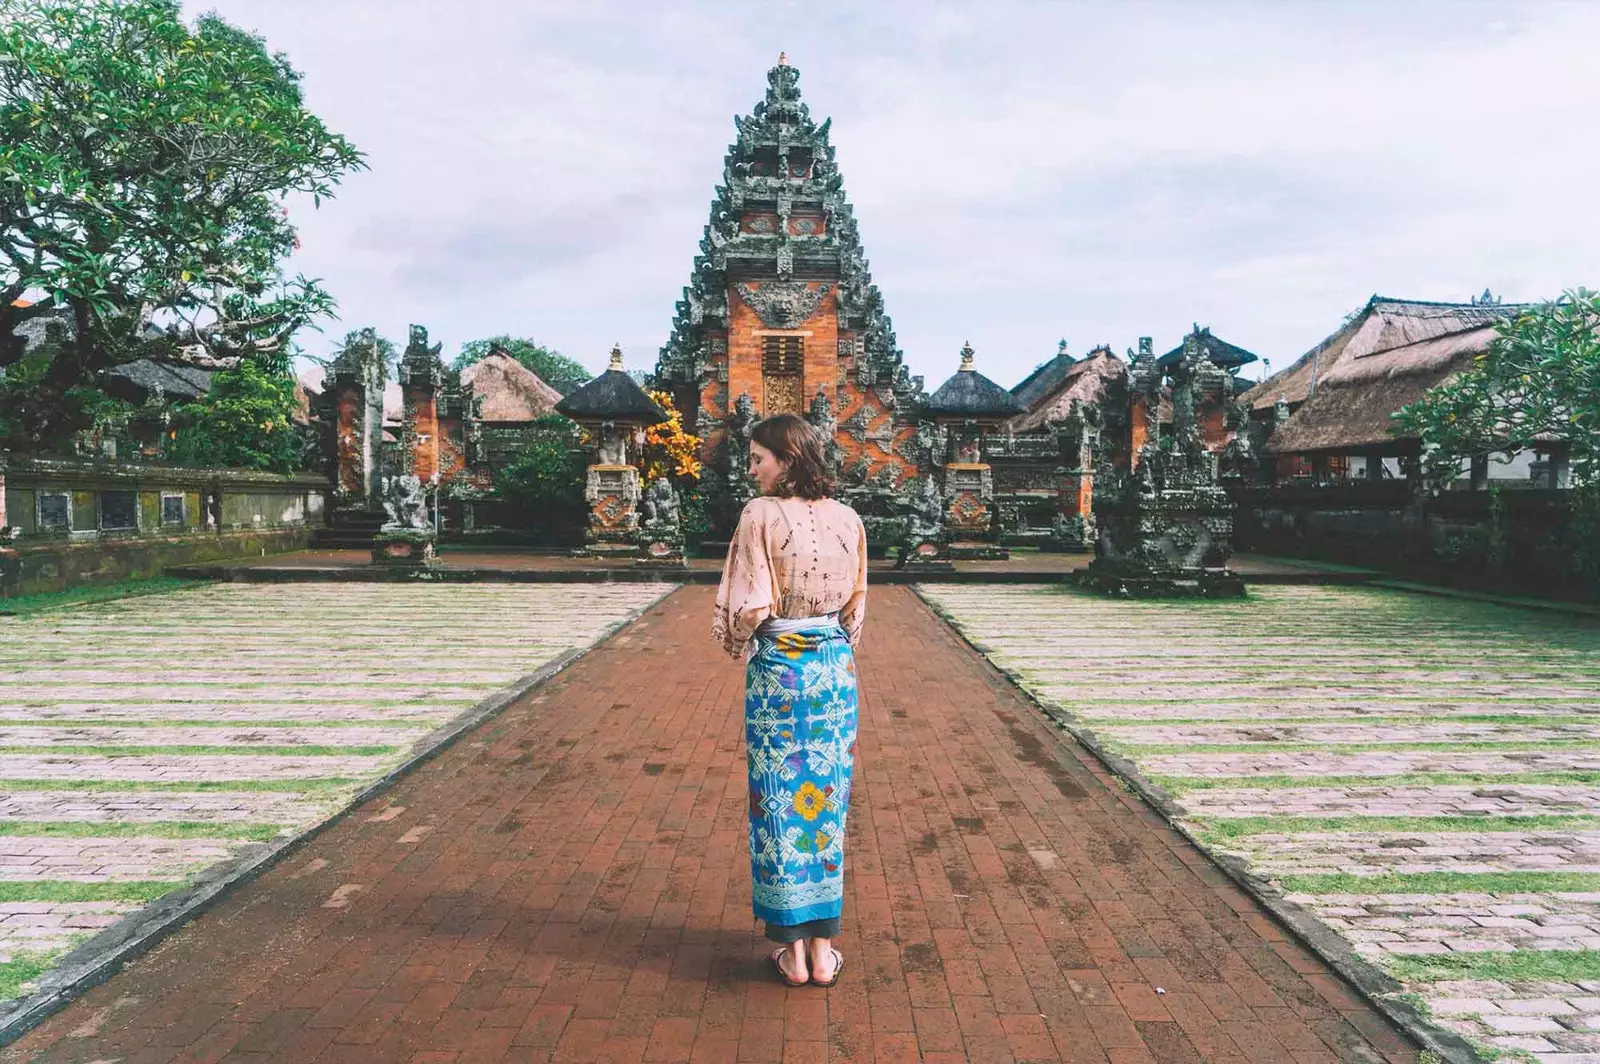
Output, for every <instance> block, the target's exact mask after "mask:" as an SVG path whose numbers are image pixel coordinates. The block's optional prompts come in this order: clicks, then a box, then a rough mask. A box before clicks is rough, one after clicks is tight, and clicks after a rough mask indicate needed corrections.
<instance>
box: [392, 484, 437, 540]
mask: <svg viewBox="0 0 1600 1064" xmlns="http://www.w3.org/2000/svg"><path fill="white" fill-rule="evenodd" d="M383 509H384V512H386V513H387V514H388V515H389V520H388V521H386V522H384V525H383V531H385V532H397V531H408V532H425V531H428V502H427V499H426V498H424V497H423V493H422V481H421V480H420V479H419V478H418V477H417V476H416V475H415V474H412V473H406V474H404V475H402V476H398V477H388V478H386V479H385V480H384V487H383Z"/></svg>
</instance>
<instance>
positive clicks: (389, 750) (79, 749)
mask: <svg viewBox="0 0 1600 1064" xmlns="http://www.w3.org/2000/svg"><path fill="white" fill-rule="evenodd" d="M401 749H402V747H398V746H309V745H307V746H293V745H289V746H267V745H256V744H253V743H239V744H237V745H233V746H73V745H70V744H67V743H51V744H48V745H38V746H0V754H40V755H44V754H68V755H71V754H78V755H82V756H85V757H90V756H93V757H162V756H168V755H171V756H174V757H176V756H183V755H211V754H245V755H249V756H254V757H274V756H276V757H287V756H295V755H300V756H305V757H385V756H387V755H389V754H396V753H399V752H400V750H401ZM3 785H4V782H3V781H0V786H3Z"/></svg>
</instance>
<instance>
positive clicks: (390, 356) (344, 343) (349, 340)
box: [339, 329, 400, 366]
mask: <svg viewBox="0 0 1600 1064" xmlns="http://www.w3.org/2000/svg"><path fill="white" fill-rule="evenodd" d="M377 339H378V353H379V354H381V355H382V356H383V362H384V365H386V366H395V365H398V364H399V362H400V349H399V348H398V347H396V346H395V345H394V341H393V340H391V339H389V338H388V337H387V336H379V337H378V338H377ZM366 342H367V341H366V337H365V336H363V335H362V330H360V329H351V330H350V331H349V332H347V333H345V334H344V339H343V340H341V341H340V342H339V350H340V351H341V352H343V351H344V350H345V349H346V348H349V347H360V346H361V345H362V344H364V343H366Z"/></svg>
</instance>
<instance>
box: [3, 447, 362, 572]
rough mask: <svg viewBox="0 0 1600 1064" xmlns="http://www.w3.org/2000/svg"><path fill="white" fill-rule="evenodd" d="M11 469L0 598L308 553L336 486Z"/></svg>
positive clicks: (149, 471)
mask: <svg viewBox="0 0 1600 1064" xmlns="http://www.w3.org/2000/svg"><path fill="white" fill-rule="evenodd" d="M0 460H4V461H5V462H6V465H7V466H8V468H7V469H6V470H5V480H4V490H5V497H6V499H5V507H6V512H7V520H9V521H11V522H12V523H13V525H14V527H15V528H16V529H17V531H18V536H17V538H16V539H15V540H12V541H10V545H9V546H8V547H6V548H4V549H0V597H4V596H7V595H19V594H21V595H26V594H35V593H40V592H49V591H61V590H65V589H66V588H70V587H76V586H79V585H83V584H95V583H107V582H112V581H117V580H127V579H134V578H144V577H151V576H159V575H160V574H161V572H162V570H163V569H165V568H166V567H168V566H171V565H183V564H190V563H198V562H211V561H220V560H223V559H227V558H239V557H247V556H257V557H259V556H260V555H261V554H263V553H268V552H276V551H287V550H298V549H300V548H303V547H305V546H306V544H307V543H308V541H309V540H310V537H311V531H312V529H313V528H314V527H316V526H320V525H321V524H322V523H323V520H324V513H325V509H326V500H327V495H328V492H329V489H330V487H331V485H330V484H329V483H328V481H327V479H326V478H324V477H321V476H316V475H311V474H295V475H290V476H282V475H279V474H276V473H262V472H256V471H253V470H242V469H192V468H187V467H181V466H159V465H153V464H143V463H140V464H134V463H119V462H112V461H97V460H84V459H55V458H23V457H18V456H12V457H10V458H9V459H0Z"/></svg>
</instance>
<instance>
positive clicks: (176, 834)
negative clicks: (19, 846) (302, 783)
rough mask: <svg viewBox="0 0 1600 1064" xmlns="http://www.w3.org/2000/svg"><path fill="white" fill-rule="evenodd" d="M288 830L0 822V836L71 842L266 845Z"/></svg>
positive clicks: (173, 823) (174, 823)
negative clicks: (182, 841) (128, 840)
mask: <svg viewBox="0 0 1600 1064" xmlns="http://www.w3.org/2000/svg"><path fill="white" fill-rule="evenodd" d="M290 830H292V829H290V828H289V827H287V826H284V825H280V824H231V823H227V822H214V821H207V820H142V821H140V820H116V821H112V820H0V836H10V837H18V836H21V837H25V838H70V839H112V838H139V839H244V840H247V841H249V842H266V841H267V840H269V839H275V838H277V837H278V836H279V835H282V834H284V833H286V832H288V831H290Z"/></svg>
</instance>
